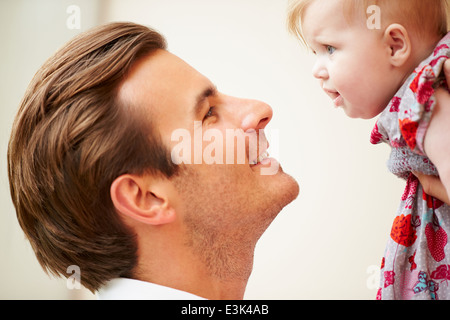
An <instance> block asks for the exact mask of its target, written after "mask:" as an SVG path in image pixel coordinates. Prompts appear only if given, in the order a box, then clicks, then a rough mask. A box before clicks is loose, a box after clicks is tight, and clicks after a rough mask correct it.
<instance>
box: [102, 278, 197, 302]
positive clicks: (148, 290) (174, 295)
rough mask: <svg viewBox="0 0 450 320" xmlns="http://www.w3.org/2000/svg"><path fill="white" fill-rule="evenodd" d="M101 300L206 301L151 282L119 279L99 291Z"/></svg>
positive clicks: (111, 281) (113, 280)
mask: <svg viewBox="0 0 450 320" xmlns="http://www.w3.org/2000/svg"><path fill="white" fill-rule="evenodd" d="M97 298H98V299H99V300H204V298H201V297H198V296H196V295H193V294H191V293H188V292H184V291H180V290H177V289H173V288H169V287H164V286H161V285H157V284H154V283H151V282H146V281H140V280H134V279H127V278H117V279H112V280H110V281H108V282H107V283H106V284H105V285H104V286H102V287H101V288H100V289H99V290H98V291H97Z"/></svg>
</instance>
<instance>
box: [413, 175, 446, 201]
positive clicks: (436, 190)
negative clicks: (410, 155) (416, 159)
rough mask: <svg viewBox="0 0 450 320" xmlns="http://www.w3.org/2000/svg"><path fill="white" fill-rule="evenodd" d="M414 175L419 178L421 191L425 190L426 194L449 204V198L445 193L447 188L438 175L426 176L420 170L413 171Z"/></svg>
mask: <svg viewBox="0 0 450 320" xmlns="http://www.w3.org/2000/svg"><path fill="white" fill-rule="evenodd" d="M414 175H415V176H416V177H417V178H418V179H419V181H420V184H421V185H422V187H423V191H425V193H426V194H428V195H430V196H432V197H435V198H436V199H439V200H441V201H442V202H445V203H446V204H448V205H450V198H449V197H448V195H447V190H445V187H444V185H443V184H442V181H441V179H439V177H436V176H427V175H425V174H423V173H420V172H414Z"/></svg>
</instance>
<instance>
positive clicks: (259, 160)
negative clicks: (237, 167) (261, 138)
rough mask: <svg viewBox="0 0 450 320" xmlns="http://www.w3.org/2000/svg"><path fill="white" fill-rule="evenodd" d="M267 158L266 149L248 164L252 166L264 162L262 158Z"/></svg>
mask: <svg viewBox="0 0 450 320" xmlns="http://www.w3.org/2000/svg"><path fill="white" fill-rule="evenodd" d="M268 158H269V153H268V152H267V151H264V152H263V153H262V154H260V155H259V157H258V158H257V159H256V160H253V161H250V162H249V164H250V165H252V166H254V165H257V164H259V163H262V162H264V160H266V159H268Z"/></svg>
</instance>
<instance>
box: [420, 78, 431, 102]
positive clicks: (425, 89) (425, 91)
mask: <svg viewBox="0 0 450 320" xmlns="http://www.w3.org/2000/svg"><path fill="white" fill-rule="evenodd" d="M433 84H434V80H428V81H426V82H424V83H421V84H420V85H419V89H418V90H417V102H419V103H420V104H424V103H425V102H427V101H428V100H429V99H430V97H431V96H432V95H433V93H434V88H433Z"/></svg>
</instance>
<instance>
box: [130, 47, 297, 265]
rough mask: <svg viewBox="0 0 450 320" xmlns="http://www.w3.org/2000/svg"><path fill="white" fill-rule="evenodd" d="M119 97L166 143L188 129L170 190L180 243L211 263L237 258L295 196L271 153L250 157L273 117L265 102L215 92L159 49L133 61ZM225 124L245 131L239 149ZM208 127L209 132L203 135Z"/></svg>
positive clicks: (259, 148) (292, 182) (262, 149)
mask: <svg viewBox="0 0 450 320" xmlns="http://www.w3.org/2000/svg"><path fill="white" fill-rule="evenodd" d="M121 96H122V98H125V99H128V100H131V102H132V104H133V105H135V106H139V107H140V108H144V109H145V114H147V115H148V118H149V119H150V120H151V122H152V124H153V126H154V127H155V130H156V131H157V132H158V131H159V133H160V135H161V138H162V141H163V143H164V144H165V145H166V146H167V148H168V150H171V151H172V150H173V149H174V148H176V146H177V145H178V146H179V145H180V141H179V139H175V140H174V138H173V137H174V133H176V132H180V131H181V132H183V133H184V135H185V138H186V136H190V138H191V139H190V140H186V141H188V142H189V144H191V146H192V148H188V149H189V150H186V149H185V150H183V152H185V153H186V152H188V151H191V157H188V158H189V159H188V161H185V162H184V163H183V164H181V168H180V170H179V171H180V174H177V175H176V176H175V177H172V178H171V179H170V180H171V182H172V183H173V185H174V189H175V190H176V193H175V195H174V199H172V205H173V206H174V207H175V209H176V212H177V214H178V216H179V218H180V219H181V221H182V224H183V226H184V227H185V228H186V230H187V232H186V234H188V239H187V241H186V243H187V244H188V245H189V246H191V247H193V248H194V249H195V251H196V252H198V253H199V254H202V255H205V252H209V253H211V254H214V255H216V256H214V257H207V258H205V259H206V260H208V261H209V262H210V263H211V265H214V266H215V267H217V266H219V264H218V263H217V261H216V260H217V259H221V260H226V259H228V258H232V259H236V258H239V252H236V250H237V251H239V250H242V252H244V251H246V249H249V250H253V249H254V245H255V244H256V241H257V240H258V239H259V237H260V236H261V234H262V233H263V232H264V231H265V230H266V228H267V227H268V226H269V224H270V223H271V222H272V220H273V219H274V218H275V217H276V215H277V214H278V213H279V211H280V210H281V209H282V208H283V207H284V206H285V205H287V204H288V203H290V202H291V201H292V200H294V199H295V198H296V197H297V195H298V192H299V188H298V184H297V183H296V181H295V180H294V179H293V178H292V177H290V176H289V175H287V174H285V173H284V172H283V170H282V169H281V167H280V166H279V165H278V163H277V162H276V160H275V159H270V158H268V159H265V160H263V161H262V163H260V162H258V163H257V164H252V163H254V162H256V161H257V160H256V158H258V156H260V155H261V154H263V153H264V152H265V151H266V149H267V145H266V143H265V142H266V140H265V135H264V128H265V127H266V125H267V123H268V122H269V121H270V120H271V118H272V109H271V108H270V106H268V105H267V104H264V103H262V102H259V101H254V100H244V99H238V98H234V97H230V96H226V95H224V94H222V93H220V92H219V91H218V90H217V89H216V88H215V86H214V85H213V84H212V83H211V81H210V80H208V79H207V78H206V77H205V76H203V75H202V74H200V73H199V72H197V71H196V70H195V69H193V68H192V67H191V66H189V65H188V64H186V63H185V62H184V61H183V60H181V59H179V58H178V57H176V56H175V55H173V54H171V53H169V52H167V51H164V50H159V51H156V52H155V53H153V54H151V55H150V56H149V57H147V58H145V59H143V60H142V61H140V62H139V63H138V64H137V65H136V66H135V67H134V68H133V71H132V73H131V74H130V76H129V77H128V78H127V80H126V81H125V83H124V84H123V86H122V88H121ZM227 131H228V134H229V133H230V132H231V133H235V134H236V137H237V136H240V135H241V136H244V138H245V137H246V139H244V140H241V141H245V150H244V151H243V153H242V150H239V149H240V147H239V143H237V142H236V141H235V142H236V143H229V142H230V141H228V143H227V141H225V140H227ZM211 133H212V135H213V136H214V138H213V139H209V140H208V139H206V138H205V135H208V134H211ZM199 134H200V137H199ZM202 135H203V137H202ZM241 136H240V137H241ZM250 136H252V137H253V138H255V137H256V140H257V141H259V142H260V144H254V143H252V142H251V141H255V139H253V140H252V139H251V138H250ZM202 138H203V139H202ZM220 139H223V140H222V141H215V142H216V143H215V144H212V143H213V142H214V140H220ZM228 140H229V139H228ZM231 140H235V139H234V138H233V139H231ZM236 140H239V138H236ZM186 141H184V142H186ZM218 142H222V143H218ZM212 146H214V148H212ZM208 148H209V149H208ZM212 149H214V150H212ZM196 155H200V157H201V159H200V161H198V159H194V158H195V157H196ZM218 155H220V158H222V157H223V161H215V162H214V163H211V161H208V160H207V159H206V158H205V157H208V156H209V157H210V158H211V157H213V158H214V159H215V160H218V159H219V157H218ZM242 156H243V157H242ZM226 158H228V161H227V159H226ZM242 158H244V160H242ZM185 159H186V158H185ZM191 160H192V161H191ZM196 160H197V161H196ZM260 160H261V158H260ZM218 163H223V164H218ZM227 163H228V164H227ZM264 170H267V172H270V173H269V174H264ZM262 173H263V174H262ZM205 249H208V250H205ZM211 249H212V250H211ZM224 263H225V262H224ZM216 272H217V273H220V270H219V271H218V270H216Z"/></svg>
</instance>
